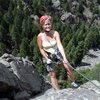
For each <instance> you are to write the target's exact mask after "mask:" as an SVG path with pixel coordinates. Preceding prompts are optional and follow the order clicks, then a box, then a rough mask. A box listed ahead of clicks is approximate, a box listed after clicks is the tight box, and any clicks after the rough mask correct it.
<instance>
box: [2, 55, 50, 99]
mask: <svg viewBox="0 0 100 100" xmlns="http://www.w3.org/2000/svg"><path fill="white" fill-rule="evenodd" d="M48 86H50V85H49V84H48V83H46V82H45V81H44V78H43V77H42V76H41V75H39V73H38V72H37V70H36V67H35V65H34V64H33V63H32V62H30V61H29V60H28V59H25V58H17V57H14V56H13V55H10V54H4V55H3V56H1V57H0V98H4V97H7V98H10V99H11V98H13V99H14V100H26V99H28V98H30V97H31V96H34V95H36V94H38V93H40V92H43V91H44V90H45V89H47V88H49V87H48Z"/></svg>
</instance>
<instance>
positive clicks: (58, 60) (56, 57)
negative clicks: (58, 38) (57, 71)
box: [43, 49, 63, 72]
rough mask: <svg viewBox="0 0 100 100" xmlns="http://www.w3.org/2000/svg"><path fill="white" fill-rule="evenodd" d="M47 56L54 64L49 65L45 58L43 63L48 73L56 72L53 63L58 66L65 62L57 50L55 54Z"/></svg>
mask: <svg viewBox="0 0 100 100" xmlns="http://www.w3.org/2000/svg"><path fill="white" fill-rule="evenodd" d="M47 54H48V57H49V59H51V60H52V63H50V64H47V63H46V60H45V59H44V58H43V63H44V65H45V67H46V69H47V71H48V72H50V71H54V64H53V63H55V64H57V65H58V64H61V63H62V61H63V57H62V55H61V53H60V52H59V50H58V49H57V51H55V53H54V54H50V53H47Z"/></svg>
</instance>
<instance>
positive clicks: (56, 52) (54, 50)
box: [37, 15, 78, 90]
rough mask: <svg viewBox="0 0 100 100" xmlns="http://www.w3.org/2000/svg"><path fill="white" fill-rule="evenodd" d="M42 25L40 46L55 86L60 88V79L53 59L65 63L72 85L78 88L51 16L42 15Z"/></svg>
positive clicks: (39, 39)
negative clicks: (57, 76) (53, 27)
mask: <svg viewBox="0 0 100 100" xmlns="http://www.w3.org/2000/svg"><path fill="white" fill-rule="evenodd" d="M40 27H41V32H40V33H39V34H38V36H37V42H38V47H39V50H40V53H41V55H42V56H43V62H44V63H45V65H46V68H47V71H48V72H49V75H50V78H51V83H52V86H53V88H54V89H55V90H58V81H57V78H56V73H55V71H54V70H53V68H52V67H53V66H52V61H55V62H56V63H57V64H59V65H63V67H64V68H65V69H66V71H67V74H68V78H69V79H70V80H71V82H72V83H71V84H72V86H73V87H75V88H77V87H78V85H77V84H76V83H75V79H74V75H73V70H72V68H71V66H70V64H69V63H68V60H67V58H66V56H65V52H64V48H63V46H62V43H61V40H60V34H59V33H58V32H57V31H55V30H53V29H52V21H51V16H48V15H44V16H42V17H41V18H40Z"/></svg>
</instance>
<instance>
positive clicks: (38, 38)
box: [37, 35, 48, 60]
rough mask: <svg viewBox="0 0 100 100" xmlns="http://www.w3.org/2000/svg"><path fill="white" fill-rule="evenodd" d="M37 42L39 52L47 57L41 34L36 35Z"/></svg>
mask: <svg viewBox="0 0 100 100" xmlns="http://www.w3.org/2000/svg"><path fill="white" fill-rule="evenodd" d="M37 43H38V47H39V50H40V53H41V54H42V56H43V57H44V58H45V59H46V60H47V59H48V55H47V53H46V52H45V51H44V49H43V46H42V39H41V35H38V36H37Z"/></svg>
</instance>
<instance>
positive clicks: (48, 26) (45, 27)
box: [43, 19, 52, 32]
mask: <svg viewBox="0 0 100 100" xmlns="http://www.w3.org/2000/svg"><path fill="white" fill-rule="evenodd" d="M51 27H52V25H51V20H50V19H47V20H46V21H45V22H44V25H43V30H44V31H46V32H50V31H51Z"/></svg>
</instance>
